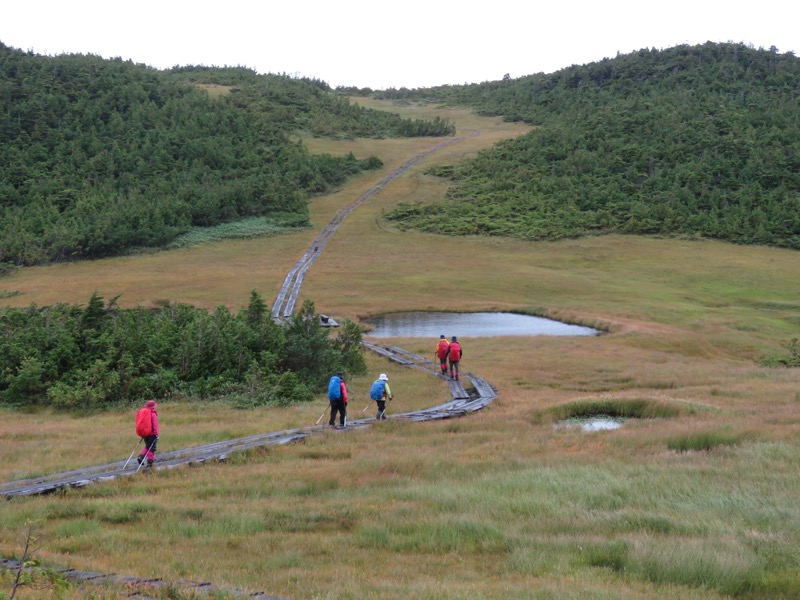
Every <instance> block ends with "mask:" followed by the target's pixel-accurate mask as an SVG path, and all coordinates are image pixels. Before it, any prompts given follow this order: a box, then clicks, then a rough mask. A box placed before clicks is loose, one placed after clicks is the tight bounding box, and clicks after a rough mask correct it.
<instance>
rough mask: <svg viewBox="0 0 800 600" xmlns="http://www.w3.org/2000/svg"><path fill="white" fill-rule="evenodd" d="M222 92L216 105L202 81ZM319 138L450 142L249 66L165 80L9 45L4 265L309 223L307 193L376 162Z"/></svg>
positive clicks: (4, 59)
mask: <svg viewBox="0 0 800 600" xmlns="http://www.w3.org/2000/svg"><path fill="white" fill-rule="evenodd" d="M212 82H217V83H221V84H225V85H226V86H228V88H229V89H230V90H231V93H229V94H225V95H220V96H216V97H212V96H210V95H209V94H207V93H206V92H205V91H204V90H203V89H202V88H201V87H200V86H199V84H200V83H212ZM298 130H302V131H311V132H313V133H315V134H317V135H320V134H322V135H335V136H353V135H372V136H390V135H401V136H420V135H422V136H425V135H448V134H452V132H453V127H452V125H451V124H449V123H445V122H442V121H439V122H429V121H420V120H410V119H403V118H401V117H399V116H398V115H390V114H389V113H385V112H378V111H369V110H366V109H364V108H361V107H356V106H350V105H349V103H348V102H347V101H346V100H344V99H342V98H341V97H339V96H337V95H336V94H334V93H333V92H332V91H331V90H330V88H328V86H327V85H326V84H324V83H322V82H317V81H312V80H305V79H303V80H299V79H297V80H296V79H292V78H289V77H285V76H276V75H264V76H259V75H256V74H255V73H254V72H252V71H250V70H247V69H203V68H197V67H193V68H189V67H187V68H184V69H176V70H173V71H169V72H167V71H157V70H154V69H152V68H148V67H145V66H144V65H135V64H133V63H132V62H130V61H127V62H123V61H122V60H119V59H117V60H104V59H100V58H98V57H95V56H84V55H63V56H57V57H43V56H37V55H34V54H31V53H26V52H22V51H19V50H14V49H12V48H9V47H6V46H4V45H2V44H1V43H0V262H7V263H14V264H18V265H31V264H41V263H46V262H51V261H58V260H65V259H79V258H98V257H102V256H111V255H115V254H123V253H125V252H126V251H128V250H129V249H131V248H136V247H163V246H164V245H166V244H168V243H169V242H171V241H172V240H174V239H175V238H176V237H177V236H178V235H180V234H182V233H184V232H186V231H188V230H189V229H190V228H192V227H208V226H213V225H217V224H219V223H225V222H230V221H235V220H237V219H241V218H244V217H253V216H258V217H264V216H265V217H268V218H270V219H272V220H273V221H274V222H277V223H278V224H279V225H282V226H298V225H307V224H308V211H307V207H306V202H307V201H308V198H309V196H310V195H313V194H318V193H321V192H324V191H328V190H330V189H332V188H335V187H337V186H340V185H341V184H342V183H343V182H344V181H345V180H346V179H347V178H348V177H351V176H353V175H354V174H356V173H358V172H360V171H362V170H363V169H373V168H376V167H379V166H380V164H381V163H380V160H379V159H378V158H377V157H368V158H365V159H364V160H359V159H357V158H356V157H355V156H353V155H344V156H339V157H333V156H330V155H321V156H314V155H311V154H310V153H309V152H308V151H307V149H306V148H305V147H304V146H303V145H302V144H300V143H298V142H296V141H295V140H293V139H292V138H291V137H290V136H292V137H294V135H295V134H296V132H297V131H298Z"/></svg>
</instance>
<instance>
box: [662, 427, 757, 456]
mask: <svg viewBox="0 0 800 600" xmlns="http://www.w3.org/2000/svg"><path fill="white" fill-rule="evenodd" d="M751 439H752V436H751V435H749V434H743V433H738V434H737V433H730V432H724V431H703V432H698V433H691V434H688V435H683V436H679V437H675V438H672V439H671V440H668V441H667V447H668V448H669V449H670V450H674V451H675V452H698V451H710V450H713V449H715V448H719V447H721V446H723V447H724V446H737V445H739V444H740V443H742V442H744V441H749V440H751Z"/></svg>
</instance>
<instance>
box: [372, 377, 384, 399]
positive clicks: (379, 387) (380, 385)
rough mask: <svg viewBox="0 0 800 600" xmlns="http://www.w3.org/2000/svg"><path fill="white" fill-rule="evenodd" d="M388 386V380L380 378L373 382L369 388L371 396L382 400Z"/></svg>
mask: <svg viewBox="0 0 800 600" xmlns="http://www.w3.org/2000/svg"><path fill="white" fill-rule="evenodd" d="M385 387H386V382H385V381H381V380H380V379H379V380H378V381H376V382H375V383H373V384H372V387H371V388H370V390H369V397H370V398H372V399H373V400H380V399H381V398H383V389H384V388H385Z"/></svg>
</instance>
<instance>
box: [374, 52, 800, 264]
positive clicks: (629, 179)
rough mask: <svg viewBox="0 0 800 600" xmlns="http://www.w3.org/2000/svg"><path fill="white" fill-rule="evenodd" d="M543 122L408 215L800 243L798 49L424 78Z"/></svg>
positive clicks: (508, 225)
mask: <svg viewBox="0 0 800 600" xmlns="http://www.w3.org/2000/svg"><path fill="white" fill-rule="evenodd" d="M381 95H382V96H383V97H409V98H415V99H430V100H435V101H439V102H442V101H446V102H449V103H454V104H467V105H470V106H472V107H475V108H476V109H477V110H479V111H480V112H481V113H483V114H487V115H504V116H505V118H507V119H510V120H523V121H526V122H528V123H531V124H535V125H537V126H538V127H537V128H536V129H535V130H534V131H532V132H531V133H530V134H529V135H526V136H523V137H521V138H518V139H515V140H513V141H508V142H505V143H502V144H499V145H498V146H496V147H495V148H493V149H491V150H489V151H486V152H484V153H482V154H481V155H480V156H478V157H477V158H476V159H475V160H474V161H472V162H470V163H469V164H465V165H461V166H458V167H452V168H444V169H440V170H438V171H437V172H438V173H439V174H441V175H443V176H447V177H451V178H452V179H453V181H454V185H453V187H452V188H451V190H450V194H449V195H450V200H451V201H450V202H447V203H443V204H433V205H426V206H410V205H403V206H400V207H399V208H398V209H397V210H395V211H394V212H393V213H392V214H391V215H390V218H392V219H394V220H395V221H397V222H398V224H400V226H401V227H406V228H417V229H421V230H425V231H431V232H438V233H444V234H451V235H460V234H486V235H503V236H514V237H519V238H525V239H534V240H537V239H558V238H563V237H574V236H582V235H587V234H602V233H608V232H622V233H631V234H658V235H681V236H690V237H691V236H701V237H708V238H718V239H723V240H729V241H732V242H736V243H742V244H767V245H775V246H782V247H788V248H800V59H798V58H797V57H795V56H794V55H793V54H791V53H787V54H779V53H778V52H777V51H776V50H775V49H770V50H763V49H754V48H751V47H747V46H744V45H741V44H712V43H708V44H704V45H701V46H695V47H688V46H679V47H675V48H670V49H667V50H641V51H639V52H636V53H632V54H628V55H624V56H617V57H616V58H614V59H605V60H603V61H600V62H596V63H592V64H588V65H585V66H573V67H570V68H568V69H564V70H562V71H558V72H556V73H553V74H550V75H544V74H540V75H533V76H529V77H525V78H521V79H516V80H510V79H506V80H503V81H498V82H490V83H483V84H479V85H470V86H453V87H450V86H448V87H441V88H433V89H427V90H388V91H386V92H383V93H381Z"/></svg>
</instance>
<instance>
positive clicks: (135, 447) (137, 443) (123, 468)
mask: <svg viewBox="0 0 800 600" xmlns="http://www.w3.org/2000/svg"><path fill="white" fill-rule="evenodd" d="M143 439H144V438H139V441H138V442H136V445H135V446H134V447H133V451H132V452H131V455H130V456H129V457H128V460H126V461H125V466H124V467H122V470H123V471H124V470H125V469H127V468H128V463H129V462H131V459H132V458H133V453H134V452H136V449H137V448H138V447H139V444H141V443H142V440H143Z"/></svg>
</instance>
